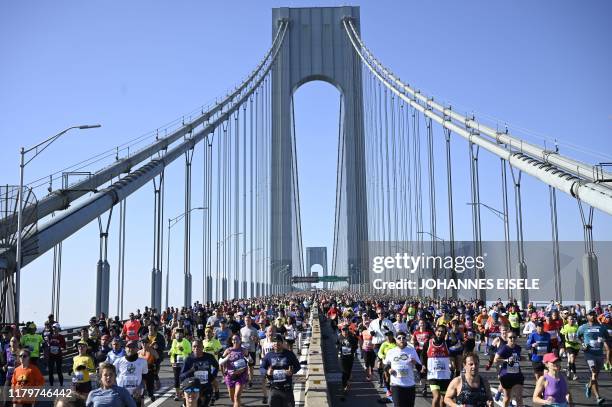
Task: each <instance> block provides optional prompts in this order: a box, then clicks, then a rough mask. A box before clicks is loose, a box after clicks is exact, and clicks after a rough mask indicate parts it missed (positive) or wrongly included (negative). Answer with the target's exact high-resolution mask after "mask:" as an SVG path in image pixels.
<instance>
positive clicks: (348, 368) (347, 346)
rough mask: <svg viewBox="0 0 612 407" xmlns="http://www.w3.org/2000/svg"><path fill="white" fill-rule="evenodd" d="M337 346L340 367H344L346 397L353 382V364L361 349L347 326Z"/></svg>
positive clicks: (343, 382) (343, 329) (343, 380)
mask: <svg viewBox="0 0 612 407" xmlns="http://www.w3.org/2000/svg"><path fill="white" fill-rule="evenodd" d="M336 345H337V348H338V354H339V355H340V366H341V367H342V391H343V392H344V396H346V394H347V392H348V389H349V382H350V380H351V372H352V370H353V362H354V361H355V352H357V348H358V347H359V344H358V343H357V338H356V337H355V335H353V334H352V333H351V331H350V329H349V327H348V326H347V325H345V326H343V327H342V330H341V334H340V336H339V337H338V341H337V344H336Z"/></svg>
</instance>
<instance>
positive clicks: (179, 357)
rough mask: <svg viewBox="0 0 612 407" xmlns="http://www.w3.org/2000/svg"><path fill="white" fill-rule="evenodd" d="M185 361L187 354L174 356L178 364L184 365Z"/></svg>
mask: <svg viewBox="0 0 612 407" xmlns="http://www.w3.org/2000/svg"><path fill="white" fill-rule="evenodd" d="M184 361H185V356H183V355H176V356H175V358H174V362H175V363H176V364H177V365H182V364H183V362H184Z"/></svg>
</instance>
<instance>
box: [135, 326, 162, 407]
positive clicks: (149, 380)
mask: <svg viewBox="0 0 612 407" xmlns="http://www.w3.org/2000/svg"><path fill="white" fill-rule="evenodd" d="M140 346H141V348H140V350H139V351H138V357H139V358H141V359H144V360H145V361H146V362H147V373H146V374H145V375H144V376H143V380H144V382H145V387H146V389H147V394H148V395H149V398H150V399H151V401H155V366H156V360H157V359H158V358H159V354H158V353H157V351H156V350H155V349H153V347H152V346H151V343H150V342H149V338H148V337H146V336H145V337H144V338H142V339H141V340H140Z"/></svg>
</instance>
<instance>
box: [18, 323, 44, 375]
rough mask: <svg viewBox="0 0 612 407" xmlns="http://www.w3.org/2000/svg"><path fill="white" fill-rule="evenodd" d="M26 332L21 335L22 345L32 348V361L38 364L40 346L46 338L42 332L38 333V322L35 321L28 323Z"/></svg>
mask: <svg viewBox="0 0 612 407" xmlns="http://www.w3.org/2000/svg"><path fill="white" fill-rule="evenodd" d="M25 332H26V333H25V334H24V335H23V336H22V337H21V346H22V347H24V348H28V349H29V350H30V363H32V364H34V365H38V358H39V357H40V348H41V345H42V344H43V342H44V339H43V337H42V335H41V334H38V333H36V324H35V323H34V322H30V323H29V324H27V326H26V330H25Z"/></svg>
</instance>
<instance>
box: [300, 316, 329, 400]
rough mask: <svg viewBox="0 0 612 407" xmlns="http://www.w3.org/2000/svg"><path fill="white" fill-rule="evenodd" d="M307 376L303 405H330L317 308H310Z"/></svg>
mask: <svg viewBox="0 0 612 407" xmlns="http://www.w3.org/2000/svg"><path fill="white" fill-rule="evenodd" d="M307 360H308V374H307V375H306V390H305V396H304V401H305V403H304V405H305V406H306V407H328V406H329V405H330V404H331V403H330V400H329V392H328V391H327V382H326V381H325V368H324V367H323V352H322V349H321V325H320V323H319V312H318V306H317V305H316V304H313V307H312V336H311V338H310V347H309V348H308V359H307Z"/></svg>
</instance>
